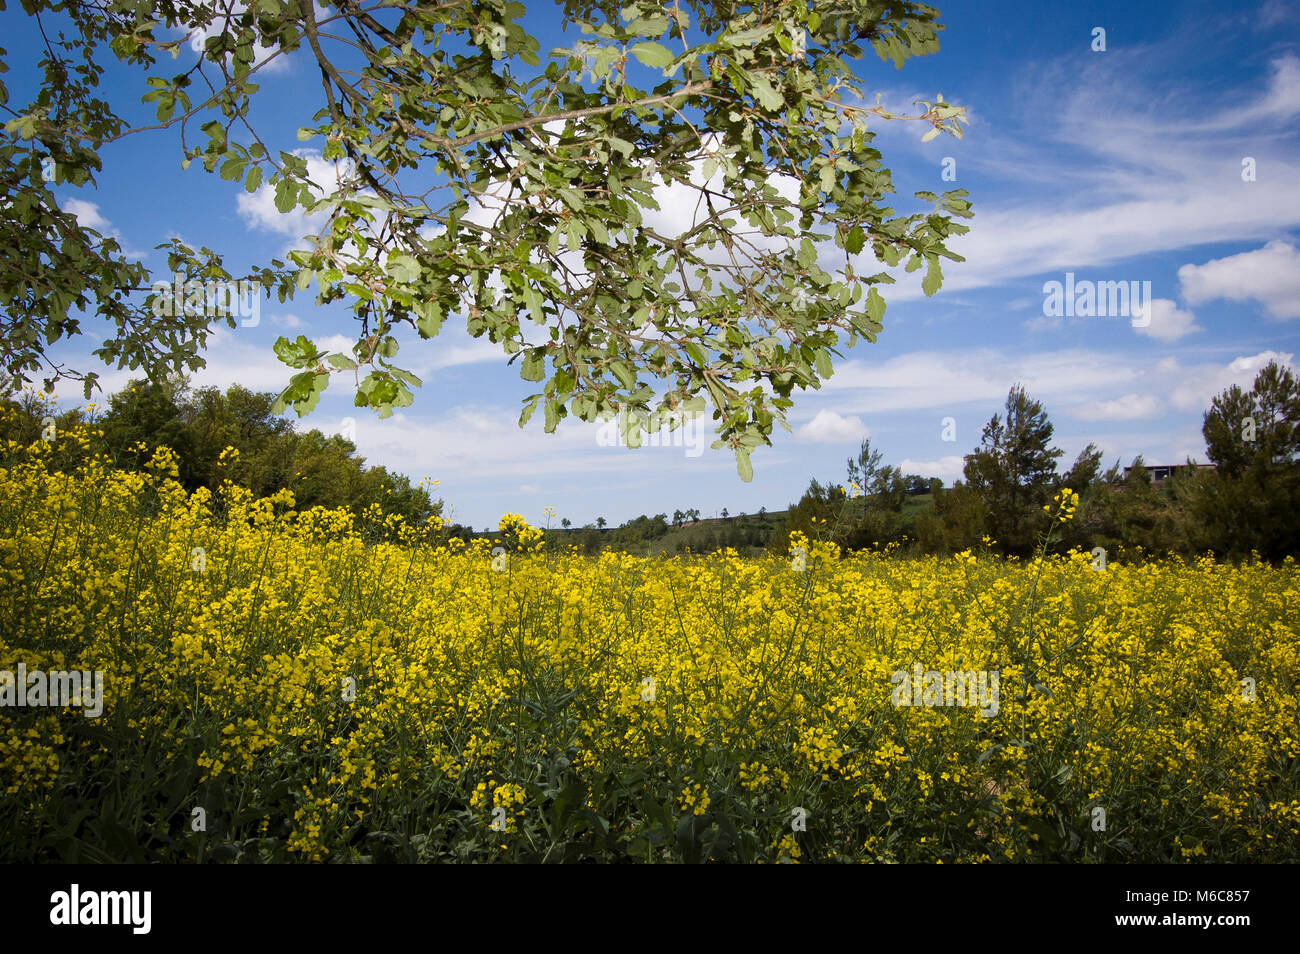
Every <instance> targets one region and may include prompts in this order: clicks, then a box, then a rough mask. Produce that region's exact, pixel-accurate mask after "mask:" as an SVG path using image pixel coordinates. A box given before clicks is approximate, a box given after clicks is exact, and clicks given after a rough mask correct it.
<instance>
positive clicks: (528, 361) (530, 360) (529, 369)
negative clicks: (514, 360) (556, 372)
mask: <svg viewBox="0 0 1300 954" xmlns="http://www.w3.org/2000/svg"><path fill="white" fill-rule="evenodd" d="M519 376H520V377H521V378H523V379H524V380H525V381H541V380H542V379H543V378H545V377H546V359H545V357H544V356H543V355H542V352H541V351H536V350H534V351H529V352H528V353H526V354H525V355H524V359H523V361H521V362H520V366H519Z"/></svg>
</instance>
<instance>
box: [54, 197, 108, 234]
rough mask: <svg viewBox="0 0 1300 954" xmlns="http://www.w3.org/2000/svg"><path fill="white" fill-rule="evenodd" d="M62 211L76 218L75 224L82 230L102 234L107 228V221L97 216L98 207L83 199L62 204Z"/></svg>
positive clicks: (70, 200)
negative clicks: (90, 230) (92, 230)
mask: <svg viewBox="0 0 1300 954" xmlns="http://www.w3.org/2000/svg"><path fill="white" fill-rule="evenodd" d="M63 206H64V210H65V211H67V212H71V213H72V214H73V215H75V216H76V217H77V224H78V225H80V226H81V227H82V228H83V229H94V230H95V231H97V232H102V231H104V229H106V228H108V219H106V218H104V217H103V216H102V215H100V214H99V206H98V205H96V204H95V203H94V202H87V201H85V200H84V199H68V200H67V201H65V202H64V203H63Z"/></svg>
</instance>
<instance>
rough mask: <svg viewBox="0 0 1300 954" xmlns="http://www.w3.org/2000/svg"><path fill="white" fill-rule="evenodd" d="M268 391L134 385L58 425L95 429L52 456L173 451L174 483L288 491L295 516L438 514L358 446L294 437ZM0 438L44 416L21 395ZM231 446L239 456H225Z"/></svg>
mask: <svg viewBox="0 0 1300 954" xmlns="http://www.w3.org/2000/svg"><path fill="white" fill-rule="evenodd" d="M274 403H275V395H273V394H267V393H255V392H253V391H249V390H248V389H246V388H243V387H241V386H239V385H233V386H232V387H231V388H229V389H228V390H227V391H226V392H225V393H224V394H223V393H222V392H221V391H219V390H218V389H216V388H200V389H198V390H196V391H193V392H191V391H190V390H189V389H188V388H187V387H186V386H185V385H184V384H183V383H180V382H171V383H168V384H165V385H154V384H148V383H146V382H141V381H133V382H131V383H130V384H128V385H127V387H126V388H124V389H123V390H122V391H121V392H119V393H117V394H115V395H113V397H112V399H111V401H110V404H109V407H108V409H107V411H106V412H105V413H104V414H103V415H102V416H99V417H98V418H94V419H93V420H92V419H90V418H88V417H87V416H86V415H85V414H83V413H82V412H70V413H68V414H66V415H64V416H63V417H62V418H61V419H60V421H59V425H58V426H59V427H60V428H66V427H67V426H68V425H70V424H72V423H87V424H90V423H93V424H94V428H93V430H92V431H91V434H92V436H91V438H90V440H89V442H88V443H86V444H85V445H84V446H83V447H81V449H80V451H79V452H78V453H75V454H70V455H67V457H66V459H60V460H56V461H54V462H53V463H54V464H55V466H57V467H59V468H60V469H63V470H65V471H70V470H72V469H74V467H75V465H76V464H79V463H80V462H81V461H82V460H84V459H85V458H86V457H88V456H89V455H91V454H95V453H101V454H104V455H106V456H107V457H108V458H109V459H110V460H112V461H113V462H114V464H115V465H116V466H118V467H121V468H124V469H129V470H142V469H144V466H145V464H146V462H147V461H148V460H149V459H150V457H151V456H152V454H153V450H154V448H155V447H158V446H160V445H162V446H167V447H170V448H171V449H172V450H173V451H176V452H177V455H178V457H179V459H178V461H177V465H178V469H179V473H178V474H177V480H178V482H179V483H180V484H181V486H182V487H184V488H185V489H186V490H187V491H192V490H196V489H198V488H199V487H206V488H207V489H208V490H211V491H214V492H215V491H216V490H217V489H218V488H219V487H220V486H221V484H222V482H223V481H225V480H227V479H229V480H232V481H234V482H235V483H236V484H238V485H239V486H241V487H247V488H248V489H249V490H251V491H253V493H254V494H256V495H257V496H259V497H267V496H271V495H272V494H274V493H275V492H276V491H279V490H282V489H285V488H287V489H289V490H291V491H293V494H294V499H295V501H296V504H297V507H298V508H299V509H300V510H308V509H311V508H312V507H317V506H319V507H326V508H334V507H346V508H348V509H350V510H352V511H353V512H354V513H356V514H358V515H360V514H362V513H363V512H364V511H365V510H366V509H367V508H368V507H371V506H377V507H378V508H379V510H380V511H381V512H382V513H383V514H401V515H402V517H404V518H405V520H406V521H407V523H409V524H411V525H412V526H419V525H420V524H422V523H423V522H424V521H426V520H427V519H428V518H429V517H432V516H436V515H438V514H440V513H441V511H442V502H441V501H437V502H434V501H432V500H431V499H430V498H429V495H428V493H427V491H426V490H425V489H424V488H423V487H412V486H411V483H410V480H409V479H408V478H407V477H405V476H404V475H401V474H391V473H389V472H388V470H387V469H385V468H384V467H367V466H365V459H364V458H362V457H358V456H357V453H356V446H355V445H354V444H353V443H352V442H351V441H348V440H345V439H344V438H342V437H339V436H338V435H330V436H328V437H327V436H326V435H324V434H322V433H321V432H320V431H317V430H311V431H308V432H305V433H300V432H298V431H295V430H294V429H293V427H292V425H291V424H290V423H289V422H288V421H287V420H284V419H283V418H279V417H277V416H275V415H274V414H273V413H272V407H273V405H274ZM5 405H6V409H7V413H6V415H5V419H4V422H3V428H0V437H3V438H8V439H11V440H15V441H19V442H20V443H22V444H24V445H27V444H30V443H31V442H32V441H34V440H36V439H37V438H38V437H39V436H40V431H41V425H40V420H41V417H42V415H43V411H41V407H43V405H41V404H40V403H39V402H33V400H32V399H31V396H30V395H28V396H27V397H26V398H24V399H20V400H14V399H12V398H11V399H8V400H6V401H5ZM227 447H234V448H236V449H237V450H238V451H239V453H238V454H237V455H233V456H232V455H228V454H225V453H224V452H225V451H226V448H227Z"/></svg>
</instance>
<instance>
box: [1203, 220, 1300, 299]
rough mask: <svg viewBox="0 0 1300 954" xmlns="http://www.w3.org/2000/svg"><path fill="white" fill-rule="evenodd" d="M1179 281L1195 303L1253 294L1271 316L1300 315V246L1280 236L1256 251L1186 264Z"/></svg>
mask: <svg viewBox="0 0 1300 954" xmlns="http://www.w3.org/2000/svg"><path fill="white" fill-rule="evenodd" d="M1178 281H1179V285H1180V287H1181V291H1182V296H1183V298H1184V300H1186V301H1187V302H1188V303H1189V304H1192V305H1200V304H1203V303H1205V302H1209V301H1215V300H1218V299H1225V300H1227V301H1248V300H1250V299H1252V298H1253V299H1254V300H1255V301H1258V302H1259V303H1260V304H1262V305H1263V306H1264V311H1265V312H1266V313H1267V314H1268V316H1269V317H1270V318H1276V319H1287V318H1300V250H1297V249H1296V247H1295V246H1294V245H1291V244H1290V243H1289V242H1283V241H1281V240H1280V239H1275V240H1274V241H1271V242H1269V243H1268V244H1267V245H1265V246H1264V247H1263V248H1260V249H1256V250H1255V251H1253V252H1241V253H1239V254H1237V255H1229V256H1227V257H1226V258H1216V259H1211V260H1210V261H1208V262H1206V263H1205V264H1204V265H1184V266H1183V267H1182V268H1180V269H1178Z"/></svg>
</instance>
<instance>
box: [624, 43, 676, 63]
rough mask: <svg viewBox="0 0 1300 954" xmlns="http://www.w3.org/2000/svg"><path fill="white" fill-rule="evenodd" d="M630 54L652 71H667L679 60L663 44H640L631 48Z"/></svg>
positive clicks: (629, 49)
mask: <svg viewBox="0 0 1300 954" xmlns="http://www.w3.org/2000/svg"><path fill="white" fill-rule="evenodd" d="M628 52H629V53H631V54H632V55H633V56H635V57H636V58H637V59H638V60H640V61H641V62H642V63H644V64H645V65H646V66H649V67H651V68H652V69H661V70H664V69H667V68H668V67H669V66H671V65H672V62H673V60H675V59H677V57H675V56H673V51H672V50H670V49H668V47H666V46H664V45H663V44H662V43H654V42H649V43H638V44H636V45H635V46H633V47H629V48H628Z"/></svg>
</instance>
